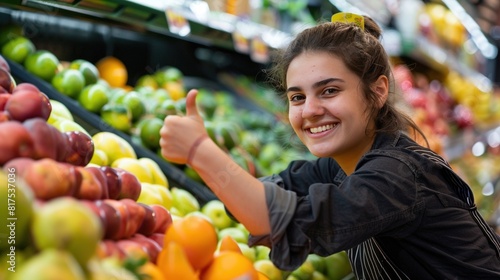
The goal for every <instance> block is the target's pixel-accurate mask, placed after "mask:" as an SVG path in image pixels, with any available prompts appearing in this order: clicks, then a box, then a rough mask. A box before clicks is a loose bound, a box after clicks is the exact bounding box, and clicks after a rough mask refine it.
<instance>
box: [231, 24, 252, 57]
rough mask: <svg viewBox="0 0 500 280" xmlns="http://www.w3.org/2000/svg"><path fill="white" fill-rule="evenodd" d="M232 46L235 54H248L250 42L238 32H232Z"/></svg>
mask: <svg viewBox="0 0 500 280" xmlns="http://www.w3.org/2000/svg"><path fill="white" fill-rule="evenodd" d="M233 44H234V49H235V50H236V51H237V52H240V53H245V54H248V53H249V52H250V42H249V40H248V38H246V37H245V36H243V34H242V33H241V32H239V31H237V30H236V31H234V32H233Z"/></svg>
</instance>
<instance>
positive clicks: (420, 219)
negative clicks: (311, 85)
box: [250, 133, 500, 280]
mask: <svg viewBox="0 0 500 280" xmlns="http://www.w3.org/2000/svg"><path fill="white" fill-rule="evenodd" d="M261 180H262V181H263V182H264V185H265V188H266V200H267V206H268V209H269V218H270V220H271V227H272V229H271V234H270V235H267V236H252V237H251V239H250V245H254V244H262V245H267V246H270V247H271V253H270V256H271V259H272V260H273V262H274V263H275V264H276V265H277V266H278V267H279V268H281V269H284V270H289V271H290V270H293V269H295V268H297V267H298V266H300V264H301V263H303V262H304V261H305V259H306V257H307V255H308V254H309V253H316V254H318V255H322V256H327V255H330V254H333V253H336V252H339V251H342V250H346V251H347V253H348V255H349V259H350V261H351V265H352V267H353V271H354V273H355V274H356V276H357V278H358V279H440V280H442V279H500V237H499V236H498V235H497V234H495V232H494V231H493V230H492V229H491V228H490V227H489V226H488V225H487V223H486V222H485V221H484V220H483V218H482V217H481V216H480V215H479V213H478V211H477V208H476V206H475V204H474V198H473V194H472V191H471V190H470V188H469V187H468V186H467V184H466V183H465V182H464V181H463V180H462V179H460V178H459V177H458V175H457V174H455V173H454V172H453V171H452V170H451V168H450V167H449V165H448V164H447V163H446V162H445V161H444V160H443V159H442V158H441V157H439V156H438V155H437V154H435V153H433V152H432V151H430V150H428V149H426V148H423V147H421V146H419V145H418V144H416V143H415V142H414V141H412V140H411V139H410V138H408V137H407V136H405V135H403V134H399V133H398V134H394V135H393V134H390V135H389V134H379V135H377V137H376V139H375V142H374V144H373V147H372V148H371V150H370V151H369V152H368V153H366V154H365V155H364V156H363V157H362V158H361V160H360V161H359V163H358V165H357V167H356V169H355V171H354V173H352V174H351V175H350V176H346V175H345V173H344V172H343V171H342V170H341V169H340V167H339V166H338V164H337V163H336V162H335V161H334V160H333V159H331V158H321V159H317V160H314V161H294V162H292V163H291V164H290V165H289V167H288V168H287V169H286V170H284V171H283V172H281V173H279V174H278V175H273V176H269V177H265V178H261Z"/></svg>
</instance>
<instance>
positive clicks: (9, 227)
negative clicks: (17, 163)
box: [0, 167, 34, 255]
mask: <svg viewBox="0 0 500 280" xmlns="http://www.w3.org/2000/svg"><path fill="white" fill-rule="evenodd" d="M17 171H18V170H15V168H13V167H11V168H6V170H2V169H0V199H1V200H2V201H3V204H2V206H1V207H0V219H1V220H2V221H3V223H4V225H3V226H1V227H0V252H5V253H6V254H14V255H15V252H16V251H17V250H18V249H21V248H23V247H24V246H26V245H27V243H28V241H29V226H30V223H31V221H32V217H33V202H34V195H33V192H32V191H31V188H30V187H29V186H28V185H26V183H24V181H23V180H22V179H21V178H20V177H19V175H16V172H17ZM12 249H14V250H12Z"/></svg>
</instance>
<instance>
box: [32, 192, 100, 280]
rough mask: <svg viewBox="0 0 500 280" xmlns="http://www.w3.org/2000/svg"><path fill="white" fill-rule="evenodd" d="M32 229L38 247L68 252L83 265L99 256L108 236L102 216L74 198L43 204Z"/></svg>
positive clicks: (60, 198)
mask: <svg viewBox="0 0 500 280" xmlns="http://www.w3.org/2000/svg"><path fill="white" fill-rule="evenodd" d="M31 229H32V236H33V240H34V243H35V246H36V248H38V249H39V250H47V249H50V248H54V249H61V250H67V251H68V252H70V253H71V254H72V255H73V256H74V257H75V259H76V260H77V261H78V263H79V264H80V265H82V266H84V265H86V263H87V262H88V261H89V260H90V258H92V257H93V256H94V255H95V253H96V250H97V247H98V244H99V242H100V240H101V239H102V237H103V233H104V232H103V231H104V230H103V227H102V224H101V220H100V219H99V217H98V216H97V215H96V214H95V213H94V212H93V211H92V210H90V208H88V207H86V206H85V205H83V204H82V203H81V202H80V201H78V200H77V199H75V198H73V197H59V198H55V199H52V200H50V201H48V202H46V203H45V204H43V206H41V207H40V208H39V209H38V210H37V211H36V212H35V215H34V220H33V223H32V228H31ZM25 279H30V278H25Z"/></svg>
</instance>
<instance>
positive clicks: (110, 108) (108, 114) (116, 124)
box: [101, 103, 132, 133]
mask: <svg viewBox="0 0 500 280" xmlns="http://www.w3.org/2000/svg"><path fill="white" fill-rule="evenodd" d="M101 118H102V120H103V121H104V122H106V123H107V124H108V125H110V126H111V127H113V128H115V129H117V130H119V131H123V132H127V133H128V132H129V131H130V129H131V128H132V113H130V110H129V109H128V108H127V107H126V106H125V105H122V104H110V103H108V104H106V105H104V106H103V107H102V109H101Z"/></svg>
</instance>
